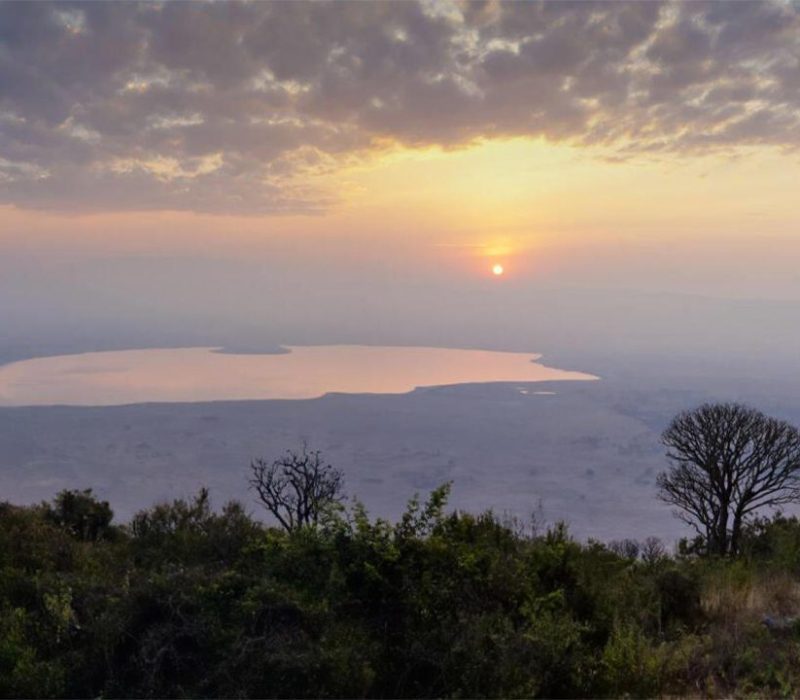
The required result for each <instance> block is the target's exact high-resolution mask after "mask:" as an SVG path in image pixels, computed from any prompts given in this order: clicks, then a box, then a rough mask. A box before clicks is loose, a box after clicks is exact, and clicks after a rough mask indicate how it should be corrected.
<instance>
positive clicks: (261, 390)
mask: <svg viewBox="0 0 800 700" xmlns="http://www.w3.org/2000/svg"><path fill="white" fill-rule="evenodd" d="M286 349H287V350H288V351H289V352H284V353H278V354H242V355H237V354H233V353H228V352H220V351H219V348H209V347H199V348H169V349H148V350H123V351H114V352H90V353H84V354H80V355H62V356H57V357H42V358H35V359H31V360H23V361H20V362H14V363H11V364H8V365H4V366H2V367H0V405H3V406H41V405H55V404H65V405H74V406H112V405H121V404H130V403H146V402H162V401H163V402H198V401H230V400H246V399H311V398H317V397H319V396H323V395H324V394H328V393H347V394H362V393H373V394H401V393H406V392H409V391H412V390H414V389H415V388H417V387H428V386H444V385H451V384H466V383H478V382H543V381H561V380H593V379H597V377H594V376H592V375H590V374H584V373H582V372H570V371H565V370H560V369H555V368H552V367H546V366H544V365H541V364H538V363H537V362H535V360H538V359H539V357H541V356H540V355H535V354H531V353H512V352H491V351H485V350H455V349H445V348H426V347H381V346H365V345H321V346H309V347H297V346H292V347H289V346H287V347H286Z"/></svg>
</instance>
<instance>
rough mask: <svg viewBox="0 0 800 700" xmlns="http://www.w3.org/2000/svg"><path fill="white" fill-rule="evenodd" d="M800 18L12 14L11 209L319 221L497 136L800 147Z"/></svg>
mask: <svg viewBox="0 0 800 700" xmlns="http://www.w3.org/2000/svg"><path fill="white" fill-rule="evenodd" d="M799 8H800V6H798V5H797V4H791V3H785V2H767V3H750V2H738V3H731V2H724V3H722V2H720V3H702V4H701V3H697V2H695V3H681V4H657V3H654V2H638V3H633V2H618V3H607V2H603V3H598V4H591V3H586V2H580V3H571V2H553V3H544V4H539V3H506V4H495V3H491V2H486V3H470V4H447V3H440V2H434V3H428V4H413V3H406V2H396V3H383V2H381V3H362V2H359V3H344V2H341V3H335V4H328V3H304V2H282V3H274V4H270V3H252V4H238V3H231V2H225V3H222V2H220V3H164V4H155V3H147V4H137V3H122V2H120V3H111V2H108V3H88V4H81V3H66V2H58V3H55V4H52V5H50V4H45V3H23V2H7V3H4V4H0V202H5V203H13V204H16V205H18V206H23V207H34V208H59V209H77V210H103V209H140V208H151V209H152V208H155V209H191V210H196V211H214V212H240V213H241V212H284V211H291V212H298V211H316V210H319V209H322V208H324V207H326V206H327V205H328V204H329V201H328V198H327V196H326V195H325V193H323V192H320V191H318V190H314V189H309V188H308V187H307V186H304V185H303V182H304V175H307V174H310V173H318V172H325V171H326V170H329V169H333V168H336V167H338V166H339V165H341V163H342V162H346V161H347V160H348V159H352V158H359V157H362V156H364V155H366V154H368V153H370V151H371V150H373V149H375V148H379V147H386V146H387V145H391V144H402V145H407V146H421V145H430V144H438V145H442V146H445V147H457V146H459V145H462V144H466V143H469V142H470V141H472V140H474V139H476V138H482V137H488V138H492V137H502V136H519V135H529V136H544V137H546V138H549V139H554V140H568V141H571V142H576V143H584V144H599V145H604V146H606V147H608V148H610V149H613V150H614V151H615V152H616V154H617V155H618V157H626V156H628V155H631V154H636V153H659V152H670V153H671V152H681V153H686V152H704V151H709V150H720V149H722V150H731V149H737V148H741V147H743V146H750V145H772V146H776V147H780V148H789V149H794V148H796V147H797V146H798V145H799V144H800V9H799ZM305 179H306V180H307V178H305Z"/></svg>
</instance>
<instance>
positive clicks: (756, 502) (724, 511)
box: [657, 403, 800, 555]
mask: <svg viewBox="0 0 800 700" xmlns="http://www.w3.org/2000/svg"><path fill="white" fill-rule="evenodd" d="M661 439H662V442H663V443H664V445H665V446H666V447H667V458H668V459H669V460H670V462H671V463H672V466H671V468H670V469H669V470H667V471H665V472H662V473H661V474H659V476H658V481H657V483H658V488H659V497H660V498H661V500H663V501H664V502H666V503H669V504H671V505H674V506H676V507H677V509H678V510H677V511H676V514H677V515H678V517H680V518H681V519H682V520H684V522H686V523H688V524H689V525H690V526H692V527H693V528H694V530H695V531H696V532H697V534H698V535H700V537H701V538H702V539H703V542H704V545H705V549H706V551H707V552H708V553H710V554H720V555H727V554H735V553H736V552H738V550H739V545H740V538H741V532H742V525H743V524H744V523H745V522H746V521H747V520H748V518H749V517H750V516H751V515H752V514H753V513H754V512H755V511H757V510H759V509H762V508H774V507H776V506H780V505H782V504H785V503H789V502H791V501H796V500H798V498H800V432H798V430H797V429H796V428H795V427H794V426H792V425H790V424H789V423H787V422H785V421H782V420H778V419H776V418H770V417H768V416H766V415H764V414H763V413H761V412H760V411H756V410H754V409H752V408H748V407H747V406H743V405H741V404H735V403H724V404H704V405H702V406H700V407H699V408H697V409H695V410H693V411H686V412H683V413H680V414H679V415H678V416H676V417H675V418H674V419H673V421H672V423H671V424H670V426H669V427H668V428H667V429H666V431H664V434H663V435H662V438H661Z"/></svg>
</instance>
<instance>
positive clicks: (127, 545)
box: [0, 487, 800, 697]
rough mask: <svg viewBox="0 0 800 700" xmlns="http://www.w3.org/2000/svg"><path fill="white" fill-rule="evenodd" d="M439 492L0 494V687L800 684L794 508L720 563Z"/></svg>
mask: <svg viewBox="0 0 800 700" xmlns="http://www.w3.org/2000/svg"><path fill="white" fill-rule="evenodd" d="M446 496H447V489H446V487H443V488H441V489H439V490H437V491H435V492H433V494H431V496H430V498H429V500H428V501H427V503H419V502H417V501H412V502H411V503H410V504H409V508H408V510H407V512H406V514H405V515H404V516H403V517H402V518H401V519H400V521H399V522H397V523H396V524H390V523H388V522H385V521H383V520H374V519H371V518H369V517H368V515H367V513H366V512H365V511H364V509H363V508H362V507H360V506H358V505H355V506H353V507H350V508H348V509H345V510H344V511H343V512H342V513H341V515H340V516H338V517H336V518H333V519H331V520H330V521H329V522H326V523H325V524H324V525H323V526H318V527H305V528H300V529H297V530H295V531H292V532H286V531H284V530H278V529H274V528H269V527H266V526H264V525H263V524H261V523H260V522H258V521H256V520H254V519H252V518H251V517H250V516H249V515H248V514H247V513H246V512H245V510H244V509H243V507H242V506H241V505H239V504H236V503H231V504H228V505H226V506H225V507H224V508H223V509H222V510H221V511H214V510H213V509H212V508H211V507H210V504H209V496H208V493H207V492H206V491H201V492H200V494H199V495H198V496H197V497H196V498H195V499H194V500H191V501H182V500H178V501H175V502H173V503H169V504H161V505H157V506H155V507H153V508H151V509H149V510H147V511H143V512H141V513H139V514H138V515H137V516H136V517H135V518H134V519H133V520H132V522H131V523H129V524H127V525H115V524H113V520H112V513H111V510H110V508H109V506H108V504H106V503H102V502H99V501H98V500H97V499H95V498H94V497H93V495H92V493H91V492H65V493H62V494H60V495H59V496H58V497H57V498H56V499H55V501H54V502H53V503H52V504H42V505H40V506H31V507H20V506H14V505H10V504H3V505H0V694H2V695H3V696H37V697H47V696H62V697H63V696H66V697H88V696H92V697H98V696H112V697H113V696H127V697H152V696H159V697H177V696H198V697H203V696H224V697H241V696H256V697H275V696H280V697H310V696H320V697H332V696H333V697H366V696H370V697H433V696H437V697H439V696H466V697H469V696H472V697H482V696H504V697H523V696H524V697H529V696H545V697H567V696H569V697H587V696H615V697H616V696H621V695H631V696H654V695H659V694H668V695H674V694H684V695H685V694H694V695H707V694H710V695H720V696H722V695H730V694H741V695H745V694H753V693H758V694H767V695H771V696H774V695H793V694H797V693H798V692H800V634H798V632H797V630H796V629H795V627H794V624H793V621H792V619H791V615H793V614H794V613H795V612H796V611H797V607H796V605H797V603H798V601H799V600H800V598H798V584H797V583H796V581H797V576H798V575H800V523H799V522H798V521H797V520H796V519H793V518H785V517H778V518H776V519H774V520H771V521H758V522H757V523H755V525H754V526H753V527H751V528H750V529H749V530H748V532H747V536H746V538H745V543H744V545H743V547H742V554H741V555H740V556H739V557H737V558H733V559H731V558H726V559H709V558H699V557H695V556H693V555H689V554H685V555H677V556H674V557H673V556H669V555H667V554H665V552H664V550H663V548H662V547H660V546H659V545H658V543H656V542H653V541H650V542H647V543H645V544H644V545H642V544H638V543H634V542H621V543H614V544H612V545H603V544H600V543H596V542H590V543H588V544H580V543H578V542H575V541H573V540H572V539H571V538H570V537H569V535H568V533H567V530H566V528H565V527H564V526H561V525H558V526H555V527H552V528H550V529H549V530H547V531H545V532H541V533H536V532H531V531H530V530H529V529H528V530H524V529H523V528H520V527H518V526H517V525H515V524H514V523H506V522H503V521H501V520H499V519H498V518H496V517H494V516H493V515H492V514H490V513H487V514H483V515H478V516H475V515H470V514H466V513H448V512H446V510H445V502H446ZM764 615H769V616H770V619H769V620H768V622H770V624H769V625H765V624H764V623H763V617H764Z"/></svg>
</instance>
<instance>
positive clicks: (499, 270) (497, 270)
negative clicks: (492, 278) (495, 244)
mask: <svg viewBox="0 0 800 700" xmlns="http://www.w3.org/2000/svg"><path fill="white" fill-rule="evenodd" d="M492 274H493V275H497V276H498V277H499V276H500V275H502V274H503V266H502V265H500V264H499V263H498V264H497V265H493V266H492Z"/></svg>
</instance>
